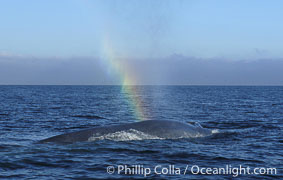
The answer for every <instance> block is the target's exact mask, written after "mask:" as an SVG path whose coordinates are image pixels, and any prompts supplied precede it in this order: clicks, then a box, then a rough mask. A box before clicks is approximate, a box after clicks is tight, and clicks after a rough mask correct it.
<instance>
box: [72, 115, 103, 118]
mask: <svg viewBox="0 0 283 180" xmlns="http://www.w3.org/2000/svg"><path fill="white" fill-rule="evenodd" d="M71 117H76V118H85V119H105V118H104V117H100V116H95V115H74V116H71Z"/></svg>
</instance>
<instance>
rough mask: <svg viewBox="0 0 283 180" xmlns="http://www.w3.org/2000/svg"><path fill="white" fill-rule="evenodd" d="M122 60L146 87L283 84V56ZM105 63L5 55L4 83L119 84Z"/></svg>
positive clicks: (0, 66)
mask: <svg viewBox="0 0 283 180" xmlns="http://www.w3.org/2000/svg"><path fill="white" fill-rule="evenodd" d="M118 61H123V63H124V64H127V68H126V69H124V71H130V72H132V73H131V74H128V75H130V76H132V78H135V79H136V81H135V83H136V84H140V85H144V84H149V85H283V59H261V60H253V61H247V60H245V61H244V60H242V61H228V60H225V59H202V58H197V57H186V56H183V55H179V54H173V55H172V56H169V57H166V58H155V59H128V60H118ZM101 62H102V60H101V59H98V58H93V57H72V58H56V57H53V58H35V57H18V56H3V55H0V84H23V85H36V84H38V85H43V84H52V85H66V84H74V85H106V84H107V85H109V84H110V85H111V84H119V83H120V81H119V78H120V77H119V73H110V74H109V72H108V70H109V68H108V67H106V66H105V64H103V63H101ZM126 74H127V72H126Z"/></svg>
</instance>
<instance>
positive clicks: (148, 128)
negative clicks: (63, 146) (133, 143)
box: [40, 120, 211, 143]
mask: <svg viewBox="0 0 283 180" xmlns="http://www.w3.org/2000/svg"><path fill="white" fill-rule="evenodd" d="M129 131H131V132H133V131H134V132H135V133H136V132H138V133H139V135H140V134H143V137H145V138H148V137H150V138H151V139H154V138H159V139H178V138H192V137H203V136H208V135H211V130H209V129H205V128H202V127H201V126H194V125H191V124H188V123H182V122H177V121H167V120H147V121H141V122H135V123H128V124H121V125H110V126H103V127H95V128H91V129H86V130H82V131H77V132H72V133H66V134H62V135H58V136H54V137H51V138H47V139H44V140H41V141H40V143H45V142H57V143H73V142H79V141H90V140H97V139H101V137H105V135H109V134H113V133H116V134H117V133H119V132H129ZM144 135H146V136H144Z"/></svg>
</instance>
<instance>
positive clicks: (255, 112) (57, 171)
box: [0, 86, 283, 179]
mask: <svg viewBox="0 0 283 180" xmlns="http://www.w3.org/2000/svg"><path fill="white" fill-rule="evenodd" d="M135 89H136V94H134V95H133V94H131V96H139V98H140V100H141V101H142V104H143V108H144V109H145V110H146V115H147V117H148V119H164V120H175V121H182V122H199V123H200V124H201V125H202V126H203V127H205V128H209V129H218V130H219V132H218V133H215V134H213V135H212V136H209V137H204V138H192V139H177V140H170V139H165V140H160V139H151V140H133V141H113V140H107V139H106V140H100V141H94V142H82V143H75V144H65V145H62V144H52V143H48V144H38V143H37V141H38V140H41V139H44V138H48V137H51V136H54V135H58V134H62V133H66V132H73V131H78V130H82V129H86V128H91V127H95V126H104V125H110V124H111V125H112V124H121V123H128V122H136V121H137V119H136V117H135V116H134V115H133V114H134V113H133V111H134V108H133V107H132V106H131V104H130V103H129V100H128V99H127V97H128V95H127V94H125V92H124V91H121V87H120V86H0V160H1V161H0V178H15V179H16V178H18V179H23V178H26V179H64V178H67V179H88V178H90V179H92V178H101V179H104V178H121V179H124V178H144V173H142V172H140V173H139V172H134V170H133V168H132V173H131V172H129V171H128V172H125V171H120V173H118V166H119V168H122V167H124V168H125V167H126V166H127V167H135V166H134V165H136V167H137V165H139V167H140V168H139V169H140V170H141V169H143V170H144V171H146V170H148V169H150V170H151V172H150V174H148V175H147V177H149V178H163V179H167V178H168V179H169V178H174V179H184V178H187V179H230V178H232V177H233V176H236V175H237V174H236V170H234V174H231V173H230V174H229V173H227V174H223V173H222V174H220V175H215V173H214V174H213V175H207V174H206V175H203V174H202V173H201V172H199V173H198V174H195V173H197V172H196V171H197V170H198V169H197V167H198V168H199V169H200V168H203V169H204V168H206V170H207V168H225V167H226V166H227V167H228V168H229V167H230V168H234V169H236V168H237V167H239V166H240V165H241V166H242V167H249V168H251V169H254V168H257V167H260V168H276V173H277V174H267V173H265V174H261V175H259V174H258V175H251V174H250V175H247V174H246V175H244V174H239V175H238V176H237V177H238V178H240V179H256V178H258V179H273V178H283V176H282V169H283V167H282V164H283V163H282V162H283V151H282V147H283V146H282V143H283V139H282V126H283V87H218V86H196V87H194V86H137V87H135ZM108 166H114V168H115V172H114V173H113V174H109V173H107V167H108ZM172 166H174V167H172ZM156 167H157V172H155V171H154V168H156ZM192 167H194V168H192ZM186 168H187V171H186V173H185V175H184V172H185V169H186ZM162 169H163V170H162ZM169 169H170V170H171V172H169ZM178 169H179V170H180V173H181V174H178V173H179V171H178ZM192 169H193V172H192V171H191V170H192ZM262 172H263V170H262ZM157 173H159V174H157ZM160 173H161V174H160ZM242 173H243V172H242ZM125 174H127V175H125Z"/></svg>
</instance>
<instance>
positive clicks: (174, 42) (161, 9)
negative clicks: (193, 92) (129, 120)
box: [0, 0, 283, 85]
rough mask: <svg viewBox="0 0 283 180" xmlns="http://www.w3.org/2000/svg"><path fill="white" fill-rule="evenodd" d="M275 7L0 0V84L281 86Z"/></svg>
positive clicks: (252, 1)
mask: <svg viewBox="0 0 283 180" xmlns="http://www.w3.org/2000/svg"><path fill="white" fill-rule="evenodd" d="M282 7H283V1H281V0H269V1H265V0H248V1H247V0H237V1H236V0H235V1H227V0H154V1H152V0H142V1H140V0H116V1H115V0H92V1H91V0H60V1H58V0H48V1H43V0H26V1H22V0H9V1H5V0H0V84H119V83H121V79H125V77H127V76H133V77H135V78H134V79H135V80H133V81H132V82H130V84H185V85H194V84H197V85H198V84H200V85H205V84H209V85H210V84H214V85H254V84H256V85H283V79H282V77H283V68H282V61H283V60H282V58H283V51H282V50H281V49H282V47H283V33H282V32H283V23H282V19H283V11H282ZM117 64H118V66H117ZM121 64H122V65H123V66H127V68H121V66H122V65H121ZM235 64H236V66H235ZM65 65H66V66H65ZM192 67H193V68H192ZM112 71H115V72H114V73H112ZM129 71H131V73H128V72H129ZM243 71H244V72H243ZM12 72H13V73H12ZM74 72H76V73H74ZM56 73H57V74H56ZM263 73H264V75H263ZM74 74H75V75H74ZM60 75H62V76H60ZM243 75H245V76H243ZM58 76H60V78H58ZM262 76H264V77H262ZM119 79H120V80H119ZM126 79H127V78H126Z"/></svg>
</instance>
